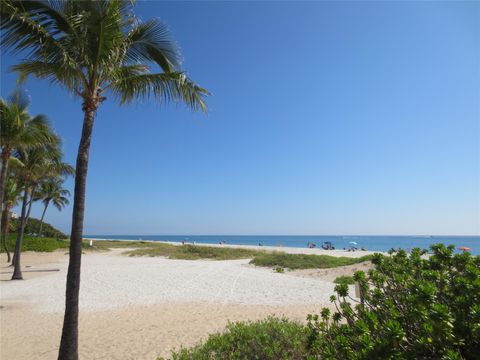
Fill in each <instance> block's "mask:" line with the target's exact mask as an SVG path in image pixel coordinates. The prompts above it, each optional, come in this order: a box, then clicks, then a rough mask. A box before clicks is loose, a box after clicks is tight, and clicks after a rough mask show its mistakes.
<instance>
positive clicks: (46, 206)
mask: <svg viewBox="0 0 480 360" xmlns="http://www.w3.org/2000/svg"><path fill="white" fill-rule="evenodd" d="M48 204H50V201H47V203H46V204H45V208H44V209H43V213H42V218H41V219H40V226H39V227H38V236H39V237H41V236H42V227H43V218H44V217H45V213H46V212H47V208H48Z"/></svg>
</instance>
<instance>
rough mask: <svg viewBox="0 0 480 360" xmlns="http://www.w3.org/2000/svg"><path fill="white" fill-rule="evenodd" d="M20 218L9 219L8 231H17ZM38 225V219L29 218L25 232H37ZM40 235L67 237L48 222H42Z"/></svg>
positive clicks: (30, 233)
mask: <svg viewBox="0 0 480 360" xmlns="http://www.w3.org/2000/svg"><path fill="white" fill-rule="evenodd" d="M19 223H20V220H19V219H11V220H10V233H14V232H16V231H17V228H18V226H19ZM39 226H40V220H38V219H35V218H29V219H28V221H27V225H26V226H25V234H28V235H33V234H35V235H36V234H37V233H38V229H39ZM42 235H43V236H45V237H47V238H48V237H49V238H56V239H67V238H68V236H67V235H66V234H64V233H63V232H61V231H60V230H58V229H56V228H54V227H53V226H52V225H50V224H48V223H45V222H44V223H43V226H42Z"/></svg>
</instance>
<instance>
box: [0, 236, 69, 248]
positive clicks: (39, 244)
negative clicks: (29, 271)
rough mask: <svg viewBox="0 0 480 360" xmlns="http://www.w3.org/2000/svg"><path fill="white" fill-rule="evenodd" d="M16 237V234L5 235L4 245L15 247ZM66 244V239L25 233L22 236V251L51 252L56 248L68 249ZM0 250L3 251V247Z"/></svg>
mask: <svg viewBox="0 0 480 360" xmlns="http://www.w3.org/2000/svg"><path fill="white" fill-rule="evenodd" d="M16 239H17V235H16V234H12V235H9V236H7V239H6V245H7V248H8V249H9V250H12V249H13V248H14V247H15V241H16ZM68 244H69V242H68V241H67V240H61V239H54V238H50V237H41V238H40V237H34V236H29V235H26V236H25V237H24V238H23V242H22V251H38V252H52V251H55V250H58V249H66V250H67V251H68ZM0 252H4V250H3V248H2V249H1V250H0Z"/></svg>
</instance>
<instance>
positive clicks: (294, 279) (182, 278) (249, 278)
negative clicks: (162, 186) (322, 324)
mask: <svg viewBox="0 0 480 360" xmlns="http://www.w3.org/2000/svg"><path fill="white" fill-rule="evenodd" d="M307 250H308V249H307ZM122 251H124V250H120V249H117V250H114V251H111V252H109V253H93V254H92V253H87V254H85V255H84V256H83V259H82V282H81V291H80V356H81V358H82V359H100V358H102V359H155V358H156V356H158V355H162V356H168V355H169V353H170V351H171V350H172V349H173V348H178V347H179V346H181V345H185V346H190V345H193V344H195V343H196V342H198V341H199V340H200V339H202V338H205V337H206V336H207V335H208V334H209V333H211V332H214V331H220V330H222V329H223V328H224V326H225V325H226V324H227V322H228V321H229V320H230V321H238V320H247V319H248V320H255V319H261V318H264V317H266V316H267V315H269V314H276V315H285V316H288V317H290V318H293V319H297V320H300V321H302V320H305V318H306V315H307V314H309V313H312V312H318V311H319V310H320V309H321V307H322V306H324V305H328V304H329V301H328V299H329V297H330V295H331V294H332V293H333V288H334V284H333V283H331V282H328V281H323V280H322V276H323V275H325V274H323V275H322V274H320V273H315V274H313V273H312V274H297V275H300V276H295V275H293V274H294V273H288V272H287V273H284V274H278V273H275V272H273V271H272V270H271V269H267V268H256V267H254V266H251V265H248V262H249V261H248V260H229V261H208V260H194V261H188V260H169V259H164V258H159V257H156V258H150V257H126V256H123V255H120V253H121V252H122ZM22 256H23V258H22V259H23V264H24V265H32V267H30V268H26V269H25V272H24V278H25V279H26V280H24V281H10V280H9V279H10V277H11V268H7V267H5V265H2V266H1V279H2V281H0V305H1V306H2V308H1V309H0V332H1V333H0V358H1V359H55V358H56V355H57V351H58V345H59V339H60V332H61V324H62V317H63V310H64V292H65V277H66V271H67V265H68V256H67V255H66V254H65V253H64V252H56V253H54V254H37V253H25V254H23V255H22ZM0 260H1V261H2V262H1V263H0V264H5V262H4V261H5V258H4V256H2V257H1V259H0ZM42 269H43V270H48V269H59V271H54V272H33V271H35V270H42ZM338 271H339V273H338V274H341V273H342V270H341V269H338ZM310 275H312V276H313V277H312V276H310Z"/></svg>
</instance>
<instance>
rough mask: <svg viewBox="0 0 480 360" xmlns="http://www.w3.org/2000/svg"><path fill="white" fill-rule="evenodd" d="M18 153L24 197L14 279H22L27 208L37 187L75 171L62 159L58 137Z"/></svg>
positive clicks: (15, 255)
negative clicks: (22, 251) (49, 142)
mask: <svg viewBox="0 0 480 360" xmlns="http://www.w3.org/2000/svg"><path fill="white" fill-rule="evenodd" d="M16 155H17V157H18V159H19V160H20V162H21V163H22V165H21V166H19V167H18V168H17V169H16V176H17V177H18V179H19V184H20V185H21V187H22V191H23V198H22V211H21V215H20V224H19V227H18V233H17V241H16V243H15V251H14V255H13V265H14V271H13V275H12V280H22V279H23V276H22V271H21V263H20V255H21V248H22V242H23V235H24V231H25V226H26V224H27V221H28V217H29V215H30V214H29V213H30V209H28V210H27V208H28V207H29V204H30V205H31V204H32V201H33V196H34V194H35V191H36V188H37V187H38V184H39V183H41V182H42V181H46V180H48V179H51V178H52V177H56V176H59V175H66V174H68V173H71V172H73V168H72V167H71V166H70V165H68V164H65V163H63V162H62V161H61V159H62V155H63V154H62V151H61V150H60V140H59V139H58V138H57V142H56V143H54V144H45V145H44V146H42V147H36V148H33V149H29V150H20V151H18V150H17V151H16Z"/></svg>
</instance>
